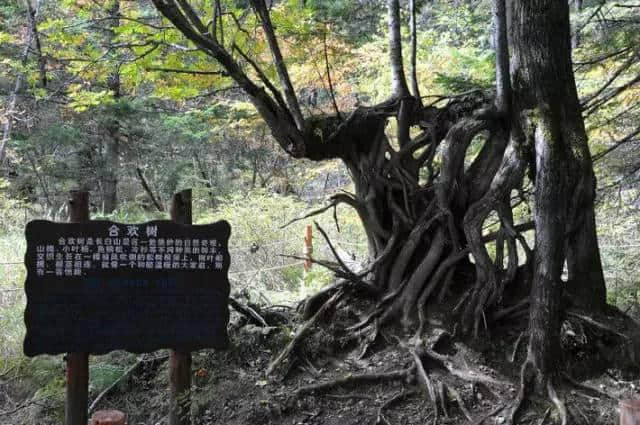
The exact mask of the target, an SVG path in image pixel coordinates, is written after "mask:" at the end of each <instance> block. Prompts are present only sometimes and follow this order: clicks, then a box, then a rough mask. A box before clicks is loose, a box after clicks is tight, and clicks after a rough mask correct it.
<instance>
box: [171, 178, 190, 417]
mask: <svg viewBox="0 0 640 425" xmlns="http://www.w3.org/2000/svg"><path fill="white" fill-rule="evenodd" d="M171 220H173V221H175V222H176V223H180V224H191V223H192V217H191V189H187V190H183V191H182V192H179V193H176V194H175V195H173V200H172V202H171ZM169 400H170V410H169V425H189V424H191V352H184V351H177V350H171V351H170V353H169Z"/></svg>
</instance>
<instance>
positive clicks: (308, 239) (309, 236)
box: [302, 224, 313, 273]
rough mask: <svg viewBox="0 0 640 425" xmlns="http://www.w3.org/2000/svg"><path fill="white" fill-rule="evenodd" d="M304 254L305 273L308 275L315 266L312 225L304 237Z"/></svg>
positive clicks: (308, 227) (308, 226)
mask: <svg viewBox="0 0 640 425" xmlns="http://www.w3.org/2000/svg"><path fill="white" fill-rule="evenodd" d="M302 253H303V254H304V258H305V260H304V271H305V273H308V272H309V271H310V270H311V267H312V266H313V262H312V261H311V259H312V255H313V228H312V227H311V225H310V224H309V225H307V228H306V230H305V235H304V248H303V251H302Z"/></svg>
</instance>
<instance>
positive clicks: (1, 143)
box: [0, 0, 46, 166]
mask: <svg viewBox="0 0 640 425" xmlns="http://www.w3.org/2000/svg"><path fill="white" fill-rule="evenodd" d="M29 1H30V0H27V23H28V26H29V31H28V32H27V39H26V41H25V43H24V48H23V50H22V53H21V55H20V64H21V65H22V66H23V67H24V66H26V64H27V60H28V59H29V52H30V51H31V47H32V44H33V42H34V40H36V41H37V44H38V46H37V48H36V50H37V51H38V53H40V49H39V45H40V41H39V38H38V27H37V21H38V14H39V12H40V3H41V0H37V1H36V4H35V7H33V8H32V7H31V3H30V2H29ZM38 61H39V62H38V63H39V64H40V65H42V57H41V56H40V57H39V58H38ZM41 72H42V71H41ZM43 75H44V74H43ZM42 78H43V82H45V81H46V80H44V77H42ZM24 80H25V76H24V73H22V72H20V73H18V75H17V76H16V83H15V85H14V88H13V91H12V92H11V96H9V101H8V102H7V108H6V110H5V113H4V115H5V122H4V124H3V125H2V138H1V139H0V166H2V165H3V164H4V160H5V158H6V153H7V144H8V143H9V140H10V139H11V131H12V130H13V120H14V115H15V113H16V105H17V102H18V96H19V95H20V92H21V91H22V89H23V88H24V87H23V86H24Z"/></svg>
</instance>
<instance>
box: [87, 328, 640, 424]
mask: <svg viewBox="0 0 640 425" xmlns="http://www.w3.org/2000/svg"><path fill="white" fill-rule="evenodd" d="M436 331H437V329H436ZM563 331H564V335H565V339H564V340H563V344H564V345H565V347H567V346H568V347H569V348H567V353H568V354H567V355H573V356H575V359H574V361H571V362H567V364H572V365H573V367H572V368H568V369H567V370H568V371H569V372H570V373H573V376H578V375H579V374H578V373H575V372H577V371H578V369H579V368H583V369H585V368H594V367H595V366H592V365H589V364H587V363H582V364H581V363H580V356H581V355H582V356H583V357H585V355H584V353H581V352H580V350H579V349H576V347H573V348H572V349H573V350H574V351H573V352H571V349H570V348H571V347H572V344H573V345H575V344H576V343H575V341H572V340H571V338H572V337H575V336H576V331H575V330H568V329H567V326H565V327H564V328H563ZM291 332H292V330H291V329H290V328H288V327H284V328H279V329H276V328H273V329H264V328H259V327H256V326H253V325H247V326H242V327H239V328H237V329H235V330H234V331H233V332H232V346H231V347H230V349H229V350H226V351H202V352H198V353H195V354H194V356H193V372H194V375H193V384H194V391H193V398H192V399H193V404H192V417H193V423H194V425H209V424H226V425H246V424H255V425H262V424H264V425H267V424H274V425H275V424H290V425H299V424H326V425H373V424H383V425H386V424H391V425H402V424H406V425H412V424H431V423H435V422H434V408H433V404H432V402H431V401H430V397H429V395H428V391H425V390H423V386H422V385H420V382H419V381H420V379H419V377H417V373H416V374H415V375H411V374H409V375H408V376H406V377H404V378H400V379H386V378H382V379H380V380H375V379H372V380H367V381H366V382H363V381H358V380H357V379H355V380H353V382H350V380H352V378H354V377H359V376H363V375H369V376H370V375H375V374H380V375H384V376H388V375H389V374H390V373H391V372H394V371H401V370H407V369H409V368H411V367H412V366H413V364H414V359H413V357H412V355H411V353H410V351H409V350H405V349H403V348H402V346H400V345H399V344H398V341H397V340H396V339H395V338H396V337H393V336H390V335H384V334H383V335H382V337H381V338H379V339H380V341H379V342H377V343H376V344H374V345H373V346H372V347H371V348H370V349H369V350H368V351H367V353H366V354H365V356H361V355H362V347H361V346H354V347H342V348H340V347H339V343H337V342H336V341H332V340H330V339H329V338H328V336H327V335H326V334H323V332H322V331H319V332H315V333H312V334H310V335H309V337H307V340H306V342H305V343H304V344H303V346H302V347H301V348H300V349H299V350H297V351H296V352H295V353H294V355H293V356H292V357H291V359H290V361H288V362H286V363H285V364H283V365H282V367H280V368H279V369H278V370H277V371H276V373H274V374H273V376H269V377H266V376H265V373H264V371H265V370H266V369H267V367H268V365H269V362H270V361H271V360H273V358H274V357H275V355H276V354H277V353H278V352H279V351H280V350H281V349H282V347H283V346H284V345H285V343H286V342H287V341H288V340H289V339H290V338H291V335H290V333H291ZM510 332H511V333H510V334H504V335H501V337H500V338H494V339H493V340H491V341H489V340H487V341H485V343H484V344H483V345H484V346H479V347H478V346H476V347H473V348H471V347H469V346H468V345H465V344H462V343H461V342H458V341H455V339H450V338H447V339H446V341H445V343H444V344H440V345H441V347H438V351H439V352H441V353H442V354H443V355H446V356H448V358H450V359H452V361H453V364H455V365H456V367H457V368H459V369H460V370H462V371H464V370H466V371H469V373H471V374H472V375H473V374H477V376H478V377H479V380H478V381H475V382H474V380H468V379H461V378H459V377H458V376H454V375H451V374H450V373H447V372H446V371H444V370H442V369H439V368H437V367H435V368H433V369H430V371H429V375H430V377H431V378H432V379H433V380H434V381H433V382H434V385H435V386H436V387H439V384H438V382H441V383H443V386H444V387H445V388H444V390H442V389H439V388H436V391H438V390H439V391H441V393H444V400H446V401H447V402H446V403H445V405H444V406H443V405H442V404H441V403H439V404H438V423H441V424H467V423H472V424H474V425H480V424H485V425H492V424H505V423H507V422H508V417H509V412H510V407H511V406H512V404H513V402H514V400H515V398H516V396H517V393H518V389H519V365H520V364H521V362H522V359H523V358H524V356H525V354H526V353H525V350H526V341H523V340H522V338H520V339H521V341H520V342H519V343H517V344H516V341H517V340H518V338H519V336H520V334H519V331H518V330H517V329H513V328H510ZM434 333H437V332H434ZM407 338H408V336H407ZM442 340H443V339H439V341H442ZM439 343H440V342H439ZM425 344H427V345H428V344H429V339H428V338H427V340H426V341H425ZM516 345H517V346H518V347H517V349H516V350H515V356H514V348H515V346H516ZM576 353H577V354H576ZM581 372H582V373H581V375H583V376H580V377H579V378H580V379H581V380H582V381H581V384H579V385H574V384H570V383H569V382H568V381H565V382H564V383H563V384H561V385H559V386H558V392H559V395H560V396H561V397H562V398H563V399H564V400H565V401H566V405H567V408H568V411H569V418H570V422H569V423H575V424H588V425H598V424H603V425H604V424H607V425H611V424H616V423H617V420H618V419H617V417H618V412H617V407H618V401H619V400H620V399H628V398H640V394H639V389H640V380H639V379H638V378H639V377H638V376H630V375H629V372H628V370H624V371H623V370H618V369H616V368H608V369H605V370H603V371H601V372H598V373H597V374H596V376H589V375H593V374H589V373H587V372H588V371H587V370H582V371H581ZM166 376H167V371H166V363H165V364H162V365H160V366H159V367H158V368H156V369H155V370H148V371H146V372H143V373H141V374H138V375H137V376H135V377H133V378H132V382H131V383H130V385H129V386H128V388H127V389H126V391H124V392H114V393H113V394H112V395H110V396H109V397H107V398H105V399H104V400H103V402H102V403H101V405H100V406H99V407H100V408H110V407H113V408H121V409H123V408H126V410H127V411H128V413H129V424H131V425H133V424H135V425H138V424H165V423H167V420H166V410H167V400H166V394H167V393H166V385H167V384H166ZM480 378H482V379H480ZM484 378H487V379H488V380H487V381H483V379H484ZM491 379H492V380H495V383H494V382H491V381H490V380H491ZM134 381H137V382H138V384H136V383H135V382H134ZM332 381H333V382H337V381H339V382H338V383H337V384H336V385H334V386H331V387H329V388H321V389H320V390H319V391H316V392H307V391H306V390H303V391H301V390H300V389H301V388H306V387H307V386H312V385H317V384H321V383H324V382H332ZM140 382H141V383H142V384H143V385H140V384H139V383H140ZM145 382H146V383H147V385H144V383H145ZM453 392H457V394H454V393H453ZM605 394H606V395H605ZM456 397H459V398H461V399H462V404H463V406H462V407H461V406H460V403H459V402H458V401H457V400H456ZM439 400H440V401H441V400H442V399H439ZM465 410H466V411H467V414H468V415H469V416H470V418H471V420H469V418H467V417H466V415H465ZM543 418H544V420H543ZM541 421H542V422H541ZM519 423H521V424H529V423H531V424H541V423H545V424H554V423H559V415H558V413H557V411H556V409H555V408H553V405H552V404H551V403H550V402H549V400H548V399H546V398H544V399H536V398H533V399H532V400H531V401H530V402H529V403H528V405H527V408H526V410H525V413H524V415H523V417H522V419H521V421H520V422H519Z"/></svg>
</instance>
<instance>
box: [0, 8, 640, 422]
mask: <svg viewBox="0 0 640 425" xmlns="http://www.w3.org/2000/svg"><path fill="white" fill-rule="evenodd" d="M194 3H203V5H202V6H204V7H203V9H206V10H210V11H211V13H210V15H211V22H209V23H207V25H208V28H209V27H210V28H211V31H213V33H215V34H217V37H218V39H219V40H221V43H222V44H223V45H225V46H227V48H228V49H229V51H232V52H233V53H234V54H235V57H236V58H237V60H239V61H241V62H242V63H243V64H244V65H245V66H246V68H247V69H248V70H249V71H247V72H248V73H250V75H251V76H252V77H254V78H255V79H256V80H262V76H261V73H264V74H263V75H264V77H265V80H273V81H276V80H278V72H279V70H278V69H277V67H276V66H275V65H274V61H273V60H272V56H271V52H270V49H269V40H268V39H267V38H266V37H265V35H264V34H263V33H262V32H261V31H260V29H259V27H260V25H259V22H258V20H257V18H256V16H255V15H254V14H253V13H250V8H249V6H248V4H249V2H247V1H243V0H221V1H205V2H194ZM205 3H206V4H205ZM409 3H411V4H413V5H414V6H415V10H416V16H415V26H416V27H417V28H418V31H417V34H418V40H417V43H416V54H415V56H416V60H415V63H416V67H415V70H416V76H417V83H418V86H419V92H420V93H421V94H422V102H423V103H424V104H425V105H433V106H436V107H438V106H442V105H445V104H447V102H451V101H455V100H456V99H463V98H465V97H466V96H473V95H474V94H475V93H479V92H491V91H492V90H493V89H494V87H495V84H496V82H495V78H496V77H495V76H496V65H495V63H496V53H495V42H494V39H493V35H492V34H493V23H492V16H491V15H492V4H491V3H492V2H490V1H487V0H452V1H437V0H436V1H419V0H416V1H415V2H403V1H401V2H400V7H401V9H400V16H401V17H402V26H401V34H402V37H403V38H404V39H406V40H408V39H409V38H410V25H409V23H410V21H411V20H410V19H409V18H410V15H411V10H410V6H409ZM386 13H387V11H386V4H385V2H382V1H377V0H358V1H349V0H335V1H331V0H307V1H299V0H286V1H275V2H273V4H272V5H271V6H270V16H271V20H272V23H273V26H274V27H275V28H276V30H277V34H278V37H279V41H280V48H281V49H282V54H283V56H284V61H285V62H286V65H287V68H288V71H289V75H290V78H291V81H292V83H293V86H295V87H296V89H297V96H298V101H299V107H300V110H301V111H302V114H303V115H304V116H328V115H337V116H340V115H341V114H343V115H345V116H346V115H347V114H348V113H349V111H352V110H354V109H356V108H358V107H360V106H363V105H373V104H378V103H380V102H382V101H384V100H385V99H387V98H389V96H390V94H391V87H392V78H393V76H392V72H391V71H390V69H389V65H388V59H387V58H388V56H389V51H388V50H389V47H388V40H387V37H388V35H387V21H386V19H387V15H386ZM639 30H640V5H639V4H637V2H634V1H631V0H620V1H617V2H611V1H606V0H573V1H572V2H571V44H572V59H573V66H574V72H575V78H576V84H577V88H578V94H579V98H580V104H581V108H582V113H583V117H584V120H585V125H586V130H587V133H588V139H589V147H590V150H591V154H592V158H593V164H594V170H595V174H596V179H597V190H596V201H595V202H596V204H595V205H596V220H597V231H598V239H599V246H600V252H601V257H602V263H603V269H604V274H605V280H606V284H607V301H608V302H609V304H612V305H616V306H618V307H619V308H620V309H621V310H623V311H625V312H629V313H630V314H631V315H636V316H637V315H638V314H640V302H639V300H638V290H639V289H640V288H639V286H638V285H640V281H639V280H638V279H639V278H638V273H637V271H638V266H637V264H638V262H639V261H640V219H639V217H640V215H639V214H638V210H639V209H640V187H639V186H638V182H639V181H640V47H639V46H640V31H639ZM404 55H405V63H406V64H409V63H411V62H412V59H411V57H410V51H409V49H405V50H404ZM0 99H2V112H3V113H2V117H1V121H0V125H1V126H2V134H1V137H2V139H1V141H0V217H1V218H0V220H1V226H0V329H2V332H1V334H0V377H3V376H14V377H15V376H17V375H16V373H17V374H19V375H21V376H29V378H28V379H27V380H26V381H25V383H24V384H23V385H22V387H21V389H20V391H19V392H18V393H16V394H13V395H14V396H15V400H13V399H10V398H8V399H7V400H6V401H3V400H0V406H2V403H4V404H5V405H6V406H7V408H9V410H11V409H10V408H12V407H15V406H17V405H19V404H20V402H22V401H24V400H39V399H40V398H42V397H46V398H47V400H54V401H58V402H59V401H60V400H61V395H62V390H61V388H62V379H61V375H60V374H59V373H58V372H59V371H58V367H59V364H58V363H59V362H60V360H59V359H55V358H53V359H49V358H44V359H43V358H39V359H25V358H24V357H22V355H21V343H22V338H23V335H24V325H23V322H22V309H23V308H24V303H25V300H24V295H23V293H22V289H21V285H22V283H23V281H24V278H25V272H24V269H23V266H22V264H21V263H22V260H23V259H22V256H23V253H24V241H23V229H24V225H25V224H26V222H28V221H29V220H31V219H34V218H46V219H50V220H61V221H64V220H66V218H67V214H68V211H67V210H66V202H67V200H68V191H69V190H71V189H82V190H88V191H89V192H90V194H91V195H90V196H91V210H92V217H105V218H108V219H112V220H116V221H123V222H140V221H145V220H148V219H153V218H166V217H167V215H168V212H167V211H168V202H169V201H170V199H171V196H172V194H174V193H176V192H177V191H179V190H182V189H184V188H193V189H194V222H208V221H212V220H217V219H226V220H228V221H230V222H231V224H232V227H233V236H232V240H231V246H230V249H231V251H232V256H233V257H232V269H231V279H232V288H233V289H232V291H233V292H234V294H235V295H236V296H237V297H240V298H243V299H245V301H246V302H248V303H267V304H289V305H293V304H294V303H295V302H297V301H298V300H300V299H303V298H305V297H307V296H308V295H310V294H311V293H313V292H315V291H317V290H319V289H321V288H323V287H324V286H325V285H327V284H329V283H330V282H331V281H332V279H333V277H332V273H331V272H330V271H328V270H325V269H323V268H321V267H318V266H315V267H314V268H313V269H312V271H311V272H310V273H303V269H302V265H301V262H300V261H299V260H296V259H292V258H287V257H286V256H287V255H289V256H299V255H300V254H301V251H302V246H303V236H304V228H305V226H306V225H307V224H311V223H312V220H313V219H311V218H310V219H307V220H301V221H296V222H294V223H293V224H291V225H289V226H287V227H283V226H284V225H285V224H287V223H288V222H290V221H291V220H294V219H296V218H299V217H304V216H305V215H306V214H308V213H309V212H311V211H314V210H316V209H317V208H321V207H323V206H324V205H327V202H328V199H329V197H330V196H332V195H334V194H335V193H338V192H340V191H345V193H350V192H354V190H355V189H354V187H353V183H352V182H351V179H350V173H349V170H347V168H346V167H345V166H344V165H343V163H342V162H340V161H338V160H331V161H324V162H314V161H311V160H308V159H303V160H298V159H292V158H291V157H290V156H289V155H287V154H286V152H284V151H283V150H282V149H280V148H279V146H278V142H277V141H276V140H274V138H273V136H272V132H271V131H270V129H269V128H268V126H267V125H266V124H265V122H264V121H263V120H262V119H261V117H260V116H259V114H258V113H257V112H256V110H255V108H254V106H253V105H252V104H251V102H250V100H249V98H248V96H247V94H246V93H245V92H244V91H243V90H242V89H241V88H240V87H238V86H237V84H236V83H235V82H234V81H233V80H232V79H231V78H230V76H229V74H228V72H227V71H226V70H224V69H222V68H220V67H219V66H218V65H217V63H216V62H215V61H214V60H213V59H212V58H211V56H209V55H207V54H205V53H203V51H202V50H200V49H198V48H196V47H194V45H193V44H192V43H190V42H189V41H188V40H187V39H186V38H185V36H184V35H183V34H182V33H181V32H180V31H178V30H176V29H175V28H174V27H173V26H172V25H171V24H170V23H169V22H168V21H167V20H166V19H162V18H161V15H160V14H159V12H158V11H157V9H156V8H155V7H154V5H153V4H152V2H151V1H147V0H136V1H124V0H109V1H105V2H99V1H91V0H73V1H69V0H25V1H22V0H8V1H5V2H3V3H2V4H1V5H0ZM385 131H386V134H387V137H388V138H389V139H390V140H392V141H394V140H395V141H396V142H397V140H396V139H397V137H398V135H397V133H396V132H397V128H396V127H395V124H393V123H392V124H391V125H389V126H388V127H387V129H386V130H385ZM482 142H483V140H480V139H479V140H477V141H474V142H472V143H471V147H470V149H469V151H468V152H467V154H466V155H467V156H466V157H465V164H467V165H468V164H470V163H471V162H472V161H473V160H474V158H475V157H476V156H477V155H478V153H479V151H480V149H481V147H482ZM434 156H435V159H434V161H435V162H436V163H439V162H441V161H442V159H441V158H440V157H439V153H438V152H436V153H434ZM532 208H533V189H532V185H531V183H530V182H529V183H528V184H526V185H525V186H524V187H523V188H522V190H521V191H520V192H519V193H518V199H517V200H516V201H515V202H514V214H515V218H516V221H517V219H519V218H526V217H528V216H530V215H531V209H532ZM331 211H332V210H331V209H329V210H328V211H327V213H326V214H324V215H321V216H317V217H314V219H316V220H318V221H319V222H320V223H321V225H322V226H323V228H325V229H327V231H328V234H329V237H330V239H331V240H332V242H334V244H335V245H336V246H337V247H338V248H339V254H340V255H341V256H342V257H343V258H344V259H345V261H347V262H348V263H349V264H358V263H359V262H362V261H365V259H366V258H367V255H368V253H369V251H368V247H367V235H366V234H365V233H364V231H363V228H362V225H361V222H360V219H359V217H358V215H357V214H356V212H355V211H353V209H351V208H349V207H348V206H346V205H339V206H337V207H336V212H335V216H336V217H337V221H338V223H339V224H340V225H339V227H338V226H336V225H335V224H334V217H333V215H332V213H331ZM499 228H500V225H499V220H498V217H497V216H496V215H495V214H494V215H492V216H491V217H490V218H489V219H488V220H486V222H485V223H484V226H483V232H484V233H485V234H489V233H491V232H496V231H497V230H499ZM524 235H525V237H526V238H527V240H529V241H533V232H532V231H528V232H525V233H524ZM315 244H316V245H315V249H316V251H315V252H314V254H315V255H316V257H317V258H322V257H324V258H327V259H330V257H331V253H330V252H329V250H328V249H327V248H326V246H325V245H324V244H323V240H322V239H321V238H319V237H318V238H317V240H316V242H315ZM489 251H490V254H491V255H492V257H493V258H495V255H496V247H495V245H493V246H489ZM120 360H121V359H120ZM125 369H126V367H125V365H124V364H123V363H122V362H120V361H116V360H114V359H113V358H105V359H100V360H98V361H96V363H95V364H94V365H93V366H92V382H95V384H94V385H95V387H94V388H92V391H93V393H95V394H98V393H100V392H101V391H102V390H103V389H104V388H107V387H109V385H110V384H111V383H113V382H114V381H115V380H117V379H118V377H119V376H120V375H121V374H122V373H123V372H124V370H125ZM12 403H13V404H12ZM47 406H48V407H47V408H48V409H50V410H51V411H48V410H47V408H45V409H44V410H45V411H46V412H48V413H47V414H51V415H53V416H55V415H56V414H59V405H56V404H55V403H53V404H51V405H47ZM52 406H53V407H52ZM30 409H34V411H35V410H37V409H40V408H39V407H38V405H37V404H32V405H30V407H29V408H28V409H27V411H28V410H30ZM56 409H57V410H56ZM41 410H42V409H40V410H38V412H39V414H44V413H42V411H41ZM0 411H2V409H1V408H0ZM46 412H45V413H46ZM56 412H57V413H56ZM34 414H35V413H34ZM0 422H2V417H0ZM7 423H12V422H7Z"/></svg>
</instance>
